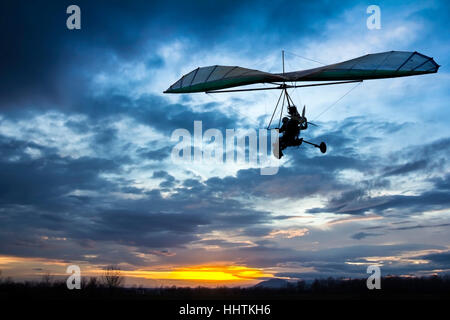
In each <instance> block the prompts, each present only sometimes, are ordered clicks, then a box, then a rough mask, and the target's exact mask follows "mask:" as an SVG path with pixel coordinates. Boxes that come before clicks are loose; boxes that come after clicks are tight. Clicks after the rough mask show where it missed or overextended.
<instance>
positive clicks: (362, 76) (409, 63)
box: [284, 51, 439, 81]
mask: <svg viewBox="0 0 450 320" xmlns="http://www.w3.org/2000/svg"><path fill="white" fill-rule="evenodd" d="M438 69H439V65H438V64H437V63H436V62H434V60H433V58H430V57H427V56H425V55H423V54H421V53H418V52H405V51H389V52H382V53H375V54H368V55H365V56H362V57H359V58H356V59H352V60H348V61H344V62H341V63H336V64H331V65H327V66H323V67H319V68H315V69H310V70H303V71H295V72H289V73H285V74H284V76H285V77H286V78H288V79H289V80H287V81H334V80H368V79H382V78H395V77H406V76H414V75H421V74H426V73H435V72H437V71H438Z"/></svg>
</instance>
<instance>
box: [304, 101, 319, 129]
mask: <svg viewBox="0 0 450 320" xmlns="http://www.w3.org/2000/svg"><path fill="white" fill-rule="evenodd" d="M305 113H306V106H305V105H304V106H303V110H302V119H304V121H306V123H307V124H310V125H313V126H314V127H318V125H317V124H315V123H312V122H309V121H308V119H306V117H305Z"/></svg>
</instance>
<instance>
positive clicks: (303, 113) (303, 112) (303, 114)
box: [302, 106, 306, 118]
mask: <svg viewBox="0 0 450 320" xmlns="http://www.w3.org/2000/svg"><path fill="white" fill-rule="evenodd" d="M305 108H306V106H303V111H302V118H304V117H305Z"/></svg>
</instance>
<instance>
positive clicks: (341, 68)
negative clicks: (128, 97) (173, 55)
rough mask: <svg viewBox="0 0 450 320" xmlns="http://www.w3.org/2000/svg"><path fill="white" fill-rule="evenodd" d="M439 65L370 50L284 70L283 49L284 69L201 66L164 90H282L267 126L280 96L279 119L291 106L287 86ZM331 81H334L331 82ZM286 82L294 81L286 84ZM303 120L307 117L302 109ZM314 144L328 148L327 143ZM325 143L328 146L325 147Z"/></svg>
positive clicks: (367, 77)
mask: <svg viewBox="0 0 450 320" xmlns="http://www.w3.org/2000/svg"><path fill="white" fill-rule="evenodd" d="M438 69H439V65H438V64H437V63H436V62H435V61H434V60H433V58H431V57H428V56H426V55H423V54H421V53H419V52H416V51H414V52H406V51H388V52H382V53H375V54H367V55H365V56H361V57H359V58H355V59H351V60H347V61H344V62H340V63H335V64H330V65H326V66H322V67H318V68H313V69H308V70H301V71H294V72H284V51H283V73H269V72H263V71H259V70H253V69H247V68H242V67H238V66H219V65H215V66H209V67H201V68H200V67H199V68H197V69H195V70H193V71H191V72H189V73H188V74H186V75H184V76H183V77H181V79H180V80H178V81H177V82H175V83H174V84H173V85H171V86H170V87H169V88H168V89H167V90H166V91H164V93H194V92H205V93H224V92H242V91H257V90H274V89H279V90H282V91H281V94H280V97H279V99H278V102H277V105H276V107H275V110H274V112H273V114H272V118H271V120H270V123H269V126H268V129H269V128H270V125H271V123H272V119H273V116H274V114H275V112H276V110H277V108H278V105H279V102H280V100H281V97H282V96H283V95H284V97H283V103H282V105H281V111H280V120H281V115H282V113H283V107H284V101H286V102H287V106H288V107H289V106H290V105H291V103H292V105H293V102H292V99H291V98H290V96H289V94H288V91H287V89H289V88H300V87H311V86H324V85H335V84H343V83H352V82H362V81H363V80H370V79H384V78H396V77H407V76H415V75H422V74H428V73H436V72H437V71H438ZM306 81H320V83H314V84H294V83H297V82H306ZM329 81H332V82H329ZM286 82H289V83H292V84H286ZM267 83H268V84H273V85H274V86H271V87H262V88H244V89H232V90H223V89H229V88H234V87H239V86H245V85H252V84H267ZM302 118H303V121H307V119H306V118H305V116H304V111H303V113H302ZM303 142H306V143H309V144H312V145H314V146H316V147H318V148H320V149H321V151H322V152H325V151H326V145H325V144H324V143H321V145H316V144H314V143H310V142H307V141H305V140H303ZM324 146H325V147H324Z"/></svg>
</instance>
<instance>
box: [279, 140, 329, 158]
mask: <svg viewBox="0 0 450 320" xmlns="http://www.w3.org/2000/svg"><path fill="white" fill-rule="evenodd" d="M303 142H304V143H307V144H310V145H312V146H314V147H316V148H319V150H320V152H322V153H326V152H327V145H326V143H325V142H321V143H320V144H315V143H312V142H309V141H306V140H303V138H300V139H295V144H293V145H286V143H284V141H279V142H278V143H274V144H273V145H272V151H273V155H274V156H275V158H277V159H281V158H282V157H283V150H284V149H286V148H287V147H299V146H300V145H301V144H302V143H303Z"/></svg>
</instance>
